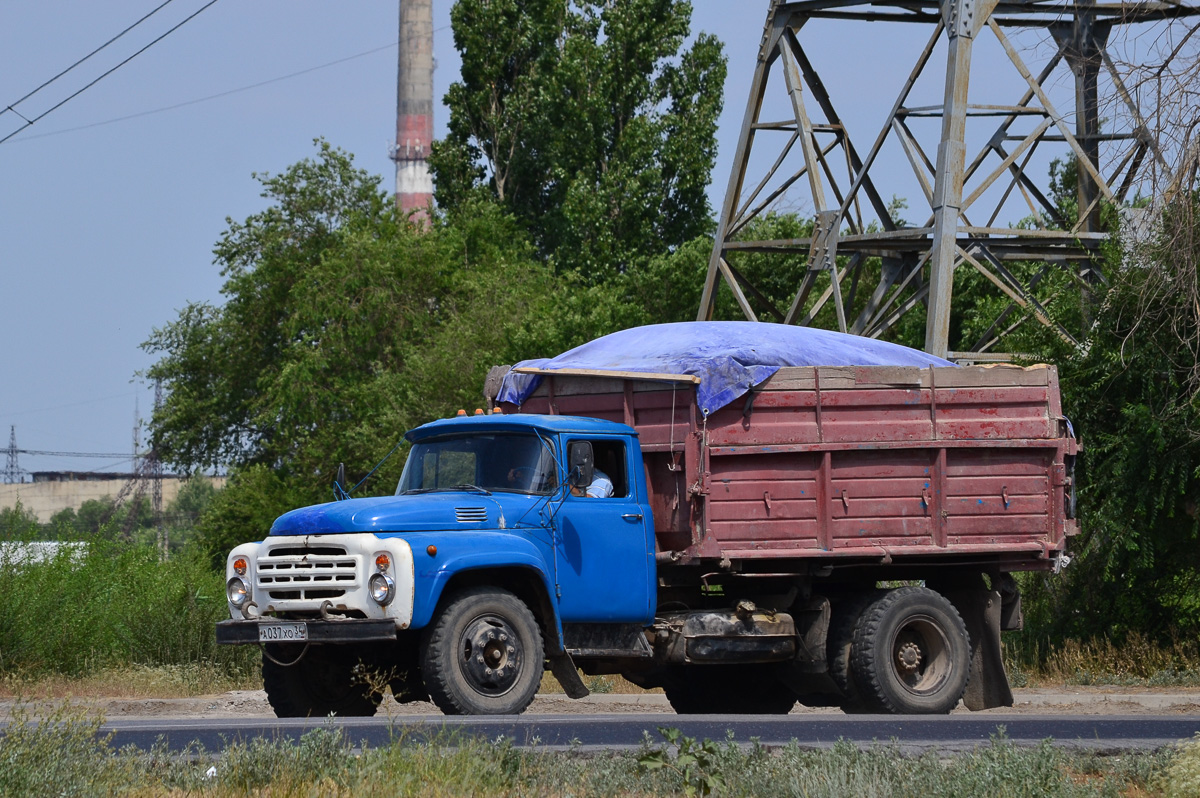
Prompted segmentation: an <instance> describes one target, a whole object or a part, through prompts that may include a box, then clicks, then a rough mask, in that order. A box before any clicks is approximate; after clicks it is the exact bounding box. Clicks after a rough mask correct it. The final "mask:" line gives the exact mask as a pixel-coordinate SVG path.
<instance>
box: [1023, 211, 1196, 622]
mask: <svg viewBox="0 0 1200 798" xmlns="http://www.w3.org/2000/svg"><path fill="white" fill-rule="evenodd" d="M1198 211H1200V197H1198V196H1192V197H1182V198H1180V199H1179V200H1178V201H1176V202H1175V203H1173V204H1172V205H1171V206H1170V207H1168V208H1167V209H1166V210H1165V212H1164V213H1163V214H1162V216H1161V225H1160V228H1159V230H1158V233H1157V235H1156V237H1155V238H1154V240H1153V241H1151V242H1149V243H1148V244H1145V245H1139V246H1138V247H1137V248H1136V251H1134V252H1130V251H1128V250H1126V251H1125V253H1124V255H1125V260H1124V263H1123V264H1122V265H1120V267H1119V268H1110V269H1109V280H1110V286H1109V288H1108V290H1107V292H1106V293H1105V294H1104V295H1103V300H1102V301H1101V302H1100V304H1099V305H1098V306H1097V308H1096V309H1095V318H1094V324H1093V326H1092V335H1091V337H1090V339H1089V340H1088V342H1087V345H1086V347H1085V348H1083V349H1082V350H1080V351H1071V350H1070V349H1068V348H1067V347H1063V346H1061V345H1059V346H1057V347H1049V348H1048V350H1047V351H1048V353H1049V356H1050V357H1051V358H1052V359H1053V361H1054V362H1057V363H1059V364H1060V372H1061V379H1062V385H1063V403H1064V408H1065V410H1066V412H1067V414H1068V416H1070V418H1071V419H1072V421H1073V422H1074V424H1075V427H1076V430H1077V431H1078V433H1079V437H1080V441H1081V443H1082V452H1081V455H1080V458H1079V467H1078V485H1079V513H1080V518H1081V527H1082V531H1081V534H1080V537H1079V538H1078V539H1077V540H1076V541H1075V542H1074V544H1073V547H1072V548H1073V549H1074V551H1075V553H1076V554H1077V555H1079V556H1078V559H1077V561H1076V562H1075V563H1074V564H1072V565H1071V567H1070V568H1069V569H1068V570H1067V571H1066V572H1065V574H1064V575H1063V578H1060V579H1055V580H1051V581H1047V582H1046V583H1045V584H1044V585H1043V586H1042V589H1043V593H1044V598H1045V605H1044V606H1043V607H1042V608H1041V609H1042V615H1043V617H1042V618H1041V619H1040V624H1039V625H1040V626H1041V627H1042V629H1043V630H1044V631H1045V632H1049V633H1052V634H1055V635H1059V636H1061V635H1064V634H1067V635H1101V636H1116V637H1118V638H1119V637H1121V636H1123V635H1125V634H1126V633H1128V632H1131V631H1137V632H1140V633H1144V634H1149V635H1154V636H1159V637H1164V636H1167V635H1170V634H1181V635H1185V636H1186V635H1190V636H1195V635H1200V511H1198V510H1197V505H1200V348H1198V343H1200V303H1198V302H1197V296H1198V294H1200V283H1198V281H1197V264H1198V263H1200V226H1197V224H1196V222H1197V221H1198V219H1200V214H1198ZM1113 265H1114V266H1116V265H1117V264H1116V263H1114V264H1113ZM1055 350H1056V351H1055Z"/></svg>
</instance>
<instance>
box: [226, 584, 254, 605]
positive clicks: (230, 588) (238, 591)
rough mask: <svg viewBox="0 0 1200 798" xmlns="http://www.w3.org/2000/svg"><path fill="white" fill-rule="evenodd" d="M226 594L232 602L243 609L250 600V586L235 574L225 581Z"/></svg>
mask: <svg viewBox="0 0 1200 798" xmlns="http://www.w3.org/2000/svg"><path fill="white" fill-rule="evenodd" d="M225 595H226V596H228V597H229V603H230V604H232V605H233V606H235V607H237V608H238V609H241V608H242V607H243V606H244V605H245V604H246V602H247V601H249V600H250V588H248V587H246V583H245V582H243V581H242V580H241V579H238V578H237V577H236V576H235V577H233V578H232V579H230V580H229V581H228V582H226V583H225Z"/></svg>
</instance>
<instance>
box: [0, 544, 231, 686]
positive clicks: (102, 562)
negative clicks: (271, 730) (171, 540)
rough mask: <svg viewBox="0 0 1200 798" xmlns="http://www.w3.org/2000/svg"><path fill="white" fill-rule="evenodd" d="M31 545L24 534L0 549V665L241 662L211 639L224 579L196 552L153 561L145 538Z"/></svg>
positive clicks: (53, 669) (74, 670)
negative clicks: (46, 550) (50, 548)
mask: <svg viewBox="0 0 1200 798" xmlns="http://www.w3.org/2000/svg"><path fill="white" fill-rule="evenodd" d="M37 551H41V550H40V549H38V548H37V544H36V543H34V542H32V541H29V540H28V539H26V540H15V541H14V540H10V541H9V542H8V543H7V547H6V548H5V549H4V550H3V552H0V605H2V606H4V607H5V612H4V613H3V614H0V673H22V674H31V673H61V674H68V675H79V674H83V673H85V672H88V671H92V670H96V669H99V668H105V667H115V666H127V665H148V666H164V665H169V666H193V667H194V666H195V665H196V664H198V663H209V664H211V665H214V666H216V667H218V668H220V669H223V670H226V671H228V672H234V671H240V670H242V669H244V668H246V667H247V665H248V664H249V655H248V654H247V652H245V651H241V650H239V649H231V648H227V647H220V648H218V646H217V645H216V639H215V636H214V633H213V625H214V624H215V623H216V622H217V621H218V620H222V619H224V618H226V617H228V616H227V609H226V604H225V594H224V585H223V583H222V576H221V575H220V574H217V573H214V572H213V571H212V570H211V569H210V568H209V567H208V563H207V561H206V560H205V559H204V558H203V557H202V556H200V555H198V554H196V553H192V552H185V553H181V554H179V555H176V556H174V557H172V558H171V559H169V560H166V561H163V560H160V559H159V555H158V552H157V551H156V550H155V549H154V548H153V547H151V546H145V545H135V544H123V543H119V542H113V541H106V540H93V541H90V542H86V543H74V544H69V545H60V546H59V548H58V550H57V552H56V553H54V554H52V555H45V554H37V555H35V554H34V553H33V552H37Z"/></svg>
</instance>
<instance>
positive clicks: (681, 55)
mask: <svg viewBox="0 0 1200 798" xmlns="http://www.w3.org/2000/svg"><path fill="white" fill-rule="evenodd" d="M451 19H452V22H453V25H454V41H455V45H456V47H457V48H458V50H459V52H460V53H461V54H462V59H463V64H462V79H461V80H460V81H459V82H456V83H455V84H453V85H452V86H451V88H450V91H449V92H448V93H447V95H446V104H447V105H448V106H449V108H450V122H449V135H448V136H447V137H446V139H445V140H443V141H440V142H437V143H436V144H435V146H434V149H433V155H432V157H431V158H430V162H431V165H432V168H433V173H434V177H435V185H436V186H437V189H436V196H437V200H438V203H439V205H440V206H441V207H443V208H448V209H451V210H453V209H456V208H460V207H462V206H463V204H464V203H467V202H469V201H470V200H471V198H473V197H478V196H479V195H480V194H483V195H486V196H489V197H492V198H495V199H496V200H497V201H499V202H500V203H501V204H502V205H503V206H504V207H505V208H506V209H508V210H509V211H510V212H511V213H512V214H513V215H515V216H516V217H517V218H518V219H519V220H520V221H521V222H522V223H523V224H524V225H525V226H526V228H527V229H528V230H529V231H530V234H531V236H532V239H533V241H534V243H535V245H536V246H537V249H538V252H539V253H540V254H541V256H542V257H543V258H545V259H548V260H550V261H551V262H553V263H554V264H555V265H556V267H558V268H559V270H560V271H563V270H574V271H576V272H577V273H579V274H580V275H582V276H583V278H584V279H585V281H586V282H588V283H597V282H602V281H604V280H607V279H611V278H612V277H614V276H615V275H616V274H619V273H622V272H625V271H627V270H630V269H631V268H633V267H637V266H641V265H644V264H645V263H646V262H647V261H648V260H649V258H651V257H652V256H654V255H655V254H658V253H663V252H665V251H668V250H671V249H673V248H675V247H678V246H680V245H682V244H683V243H684V242H686V241H688V240H690V239H692V238H694V237H696V236H697V235H700V234H701V233H704V232H706V231H707V230H708V228H709V226H710V225H711V221H710V219H709V207H708V200H707V197H706V194H705V189H706V187H707V185H708V181H709V174H710V172H711V170H712V165H713V160H714V158H715V155H716V138H715V134H716V120H717V117H718V115H719V114H720V112H721V106H722V100H721V97H722V84H723V82H724V79H725V59H724V56H723V54H722V48H721V44H720V42H719V41H718V40H717V39H716V38H715V37H713V36H708V35H700V36H698V37H697V38H696V39H695V41H693V42H692V44H691V45H690V46H689V47H686V48H684V47H683V45H684V42H685V40H687V39H688V37H689V34H690V19H691V4H690V3H688V2H684V1H683V0H625V1H624V2H619V3H614V2H609V1H607V0H581V1H580V2H574V3H572V2H568V0H459V1H458V2H457V3H455V5H454V8H453V10H452V12H451Z"/></svg>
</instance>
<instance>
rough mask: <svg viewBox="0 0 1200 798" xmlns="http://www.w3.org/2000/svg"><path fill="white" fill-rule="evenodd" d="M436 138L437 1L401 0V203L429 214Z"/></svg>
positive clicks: (398, 135)
mask: <svg viewBox="0 0 1200 798" xmlns="http://www.w3.org/2000/svg"><path fill="white" fill-rule="evenodd" d="M432 141H433V1H432V0H400V62H399V68H398V75H397V87H396V147H395V149H394V150H393V152H392V158H393V160H395V161H396V205H397V206H399V208H400V210H401V211H403V212H405V213H407V212H409V211H416V213H415V214H414V216H413V218H414V219H420V220H424V219H427V218H428V214H429V209H430V208H431V207H432V205H433V177H432V176H431V175H430V173H429V162H428V160H427V159H428V158H429V145H430V143H431V142H432Z"/></svg>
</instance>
